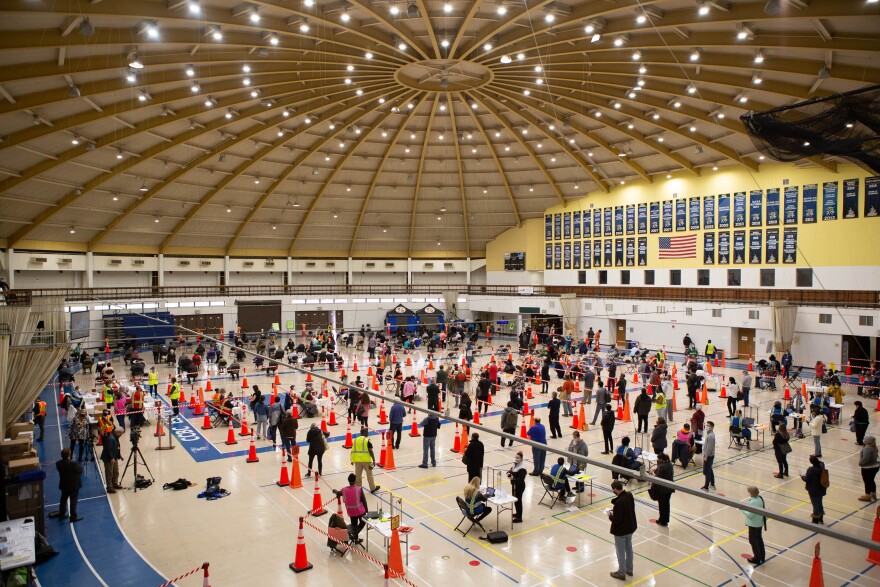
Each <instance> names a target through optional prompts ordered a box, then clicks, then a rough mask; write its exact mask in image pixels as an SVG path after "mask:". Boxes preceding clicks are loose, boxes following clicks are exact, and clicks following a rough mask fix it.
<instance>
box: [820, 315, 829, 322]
mask: <svg viewBox="0 0 880 587" xmlns="http://www.w3.org/2000/svg"><path fill="white" fill-rule="evenodd" d="M819 324H831V314H819Z"/></svg>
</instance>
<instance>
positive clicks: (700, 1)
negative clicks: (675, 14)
mask: <svg viewBox="0 0 880 587" xmlns="http://www.w3.org/2000/svg"><path fill="white" fill-rule="evenodd" d="M709 10H710V7H709V5H708V4H706V2H705V1H704V0H697V14H699V15H700V16H706V15H707V14H709Z"/></svg>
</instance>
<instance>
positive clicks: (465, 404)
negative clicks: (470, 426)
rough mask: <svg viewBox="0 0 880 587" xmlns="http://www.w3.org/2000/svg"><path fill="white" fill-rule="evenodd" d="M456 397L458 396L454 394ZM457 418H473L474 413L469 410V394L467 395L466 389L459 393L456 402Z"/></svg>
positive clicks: (468, 419)
mask: <svg viewBox="0 0 880 587" xmlns="http://www.w3.org/2000/svg"><path fill="white" fill-rule="evenodd" d="M456 398H458V396H456ZM458 418H459V419H460V420H466V421H468V422H470V421H471V420H473V419H474V413H473V411H472V410H471V396H470V395H468V393H467V392H466V391H463V392H462V393H461V398H460V400H459V403H458ZM465 430H467V428H465ZM465 434H467V432H465Z"/></svg>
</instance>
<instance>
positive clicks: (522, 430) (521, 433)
mask: <svg viewBox="0 0 880 587" xmlns="http://www.w3.org/2000/svg"><path fill="white" fill-rule="evenodd" d="M519 437H520V438H528V437H529V433H528V431H526V417H525V415H523V420H522V424H520V427H519Z"/></svg>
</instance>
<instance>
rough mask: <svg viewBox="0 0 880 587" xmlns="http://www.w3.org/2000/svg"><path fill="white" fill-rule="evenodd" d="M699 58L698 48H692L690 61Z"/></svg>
mask: <svg viewBox="0 0 880 587" xmlns="http://www.w3.org/2000/svg"><path fill="white" fill-rule="evenodd" d="M699 60H700V50H699V49H693V50H692V51H691V61H699Z"/></svg>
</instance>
